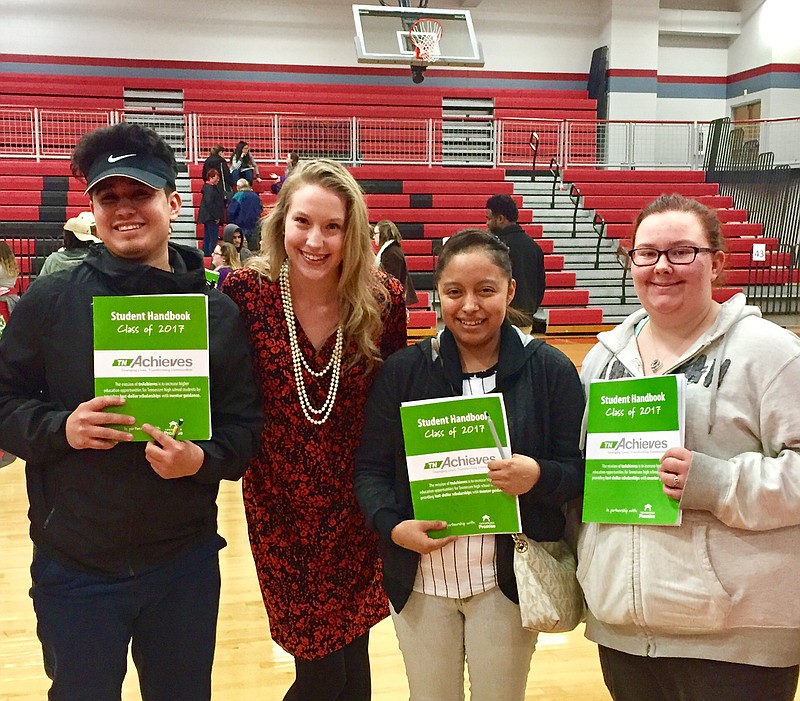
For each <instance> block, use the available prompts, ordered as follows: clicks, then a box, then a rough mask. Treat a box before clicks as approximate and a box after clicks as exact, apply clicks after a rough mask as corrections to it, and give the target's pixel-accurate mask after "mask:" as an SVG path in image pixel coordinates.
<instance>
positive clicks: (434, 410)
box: [400, 394, 522, 538]
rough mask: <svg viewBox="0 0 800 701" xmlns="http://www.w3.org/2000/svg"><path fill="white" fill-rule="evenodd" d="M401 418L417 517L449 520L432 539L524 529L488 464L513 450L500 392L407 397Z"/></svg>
mask: <svg viewBox="0 0 800 701" xmlns="http://www.w3.org/2000/svg"><path fill="white" fill-rule="evenodd" d="M400 419H401V422H402V425H403V438H404V439H405V444H406V464H407V466H408V479H409V484H410V486H411V500H412V503H413V506H414V518H416V519H419V520H424V521H428V520H430V521H447V528H446V529H444V530H441V531H429V533H428V535H429V536H430V537H431V538H443V537H445V536H450V535H478V534H482V535H486V534H494V533H519V532H520V531H521V530H522V524H521V522H520V514H519V502H518V501H517V497H516V496H513V495H510V494H506V493H505V492H502V491H501V490H499V489H497V487H495V486H494V485H493V484H492V483H491V482H490V481H489V477H488V472H489V468H488V467H487V466H486V464H487V463H488V462H489V461H490V460H495V459H499V458H501V457H506V456H510V455H511V450H510V448H509V439H508V431H507V428H506V427H507V426H508V422H507V420H506V408H505V404H504V403H503V396H502V395H501V394H486V395H473V396H468V397H447V398H444V399H429V400H423V401H416V402H404V403H403V404H401V406H400ZM492 427H496V434H497V439H495V437H494V436H493V431H492Z"/></svg>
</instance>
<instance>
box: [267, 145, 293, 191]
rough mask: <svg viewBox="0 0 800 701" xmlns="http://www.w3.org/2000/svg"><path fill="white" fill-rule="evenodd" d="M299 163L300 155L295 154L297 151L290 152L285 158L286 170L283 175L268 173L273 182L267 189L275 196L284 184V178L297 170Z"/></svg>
mask: <svg viewBox="0 0 800 701" xmlns="http://www.w3.org/2000/svg"><path fill="white" fill-rule="evenodd" d="M299 161H300V154H299V153H297V151H290V152H289V155H288V156H287V157H286V169H285V170H284V171H283V175H278V174H277V173H270V175H269V177H270V178H272V180H273V181H274V182H273V183H272V185H270V187H269V189H270V190H272V193H273V194H274V195H277V194H278V193H279V192H280V191H281V188H282V187H283V183H284V182H286V178H288V177H289V176H290V175H291V174H292V171H293V170H294V169H295V168H297V164H298V162H299Z"/></svg>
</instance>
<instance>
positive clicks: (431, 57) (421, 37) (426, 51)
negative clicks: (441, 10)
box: [408, 19, 444, 63]
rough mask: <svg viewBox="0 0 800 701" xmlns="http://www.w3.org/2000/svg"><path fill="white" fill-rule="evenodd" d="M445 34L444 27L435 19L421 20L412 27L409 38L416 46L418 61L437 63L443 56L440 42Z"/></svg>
mask: <svg viewBox="0 0 800 701" xmlns="http://www.w3.org/2000/svg"><path fill="white" fill-rule="evenodd" d="M443 34H444V29H443V27H442V25H441V24H440V23H439V22H438V21H436V20H435V19H419V20H417V21H416V22H414V24H412V25H411V29H409V30H408V36H409V38H410V39H411V43H412V44H414V50H415V53H416V56H417V58H418V59H421V60H423V61H427V62H428V63H435V62H436V61H438V60H439V57H440V56H441V49H440V48H439V42H440V41H441V39H442V35H443Z"/></svg>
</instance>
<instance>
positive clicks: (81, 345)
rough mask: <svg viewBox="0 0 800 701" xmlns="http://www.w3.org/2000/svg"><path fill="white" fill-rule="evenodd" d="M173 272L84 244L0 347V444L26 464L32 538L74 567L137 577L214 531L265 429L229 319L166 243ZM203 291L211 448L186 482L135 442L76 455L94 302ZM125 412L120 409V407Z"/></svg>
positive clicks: (184, 251)
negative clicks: (70, 431)
mask: <svg viewBox="0 0 800 701" xmlns="http://www.w3.org/2000/svg"><path fill="white" fill-rule="evenodd" d="M169 254H170V264H171V265H172V266H173V268H174V269H175V272H174V273H170V272H166V271H163V270H158V269H156V268H152V267H150V266H146V265H137V264H134V263H131V262H128V261H125V260H121V259H119V258H116V257H114V256H112V255H111V254H110V253H109V252H108V251H107V250H106V249H105V247H103V246H97V247H92V248H91V249H90V250H89V254H88V256H87V258H86V260H85V262H84V263H83V264H81V265H79V266H77V267H75V268H72V269H70V270H65V271H62V272H58V273H54V274H52V275H49V276H46V277H43V278H39V279H37V280H36V281H35V282H34V284H33V285H31V287H30V289H29V290H28V291H27V292H26V293H25V294H24V295H23V297H22V299H21V300H20V303H19V304H18V305H17V307H16V309H15V310H14V314H13V315H12V316H11V318H10V320H9V324H8V326H7V328H6V331H5V333H4V334H3V336H2V338H0V445H2V447H3V449H6V450H8V451H10V452H12V453H14V454H15V455H19V456H20V457H21V458H23V459H24V460H25V461H26V463H27V465H26V477H27V486H28V498H29V500H30V510H29V517H30V520H31V538H32V539H33V542H34V544H35V545H36V547H38V548H41V549H42V550H43V551H45V552H46V553H47V554H48V555H49V556H51V557H53V558H55V559H57V560H60V561H62V562H63V563H65V564H68V565H71V566H73V567H78V568H80V569H84V570H91V571H98V572H102V573H109V574H122V573H135V572H139V571H142V570H143V569H147V568H148V567H152V566H154V565H157V564H159V563H162V562H166V561H169V560H171V559H173V558H175V557H178V556H179V555H180V554H181V553H182V552H184V551H185V550H187V549H189V548H190V547H193V546H196V545H199V544H200V543H201V542H203V541H204V540H207V539H210V538H212V537H213V536H214V534H215V533H216V528H217V524H216V516H217V508H216V497H217V491H218V489H219V482H220V480H222V479H231V480H236V479H239V478H240V477H241V476H242V474H243V473H244V471H245V468H246V467H247V462H248V459H249V457H250V456H251V455H252V454H253V453H255V451H256V448H257V445H258V441H259V438H260V431H261V426H262V423H263V419H262V415H261V402H260V398H259V396H258V392H257V390H256V389H255V387H256V384H255V382H254V380H253V378H252V372H251V361H250V353H249V345H248V340H247V334H246V331H245V329H244V326H243V324H242V322H241V320H240V319H239V310H238V309H237V307H236V305H235V304H234V303H233V301H232V300H230V299H229V298H228V297H227V296H225V295H224V294H222V293H221V292H218V291H217V290H213V289H209V288H208V287H207V286H206V283H205V279H204V272H203V266H202V258H201V257H200V254H199V252H198V251H196V250H193V249H189V248H186V247H183V246H175V245H172V244H170V251H169ZM180 293H204V294H207V295H208V302H209V305H208V306H209V328H210V331H209V336H210V372H211V423H212V435H213V437H212V439H211V440H209V441H199V442H198V445H199V446H200V447H201V448H202V449H203V452H204V453H205V460H204V462H203V465H202V467H201V468H200V470H199V472H198V473H197V474H196V475H194V476H192V477H183V478H179V479H170V480H165V479H162V478H161V477H159V476H158V475H157V474H156V473H155V472H154V471H153V469H152V468H151V467H150V464H149V463H148V462H147V460H146V459H145V456H144V447H145V444H144V443H126V444H118V445H117V446H115V447H114V448H112V449H110V450H91V449H87V450H75V449H73V448H72V447H71V446H70V445H69V444H68V443H67V439H66V433H65V424H66V421H67V417H68V416H69V415H70V413H71V412H72V411H73V410H74V409H75V408H76V407H77V406H78V405H79V404H81V403H82V402H85V401H87V400H89V399H91V398H92V397H93V396H94V373H93V344H92V298H93V297H94V296H99V295H130V294H180ZM121 411H122V412H124V407H122V408H121Z"/></svg>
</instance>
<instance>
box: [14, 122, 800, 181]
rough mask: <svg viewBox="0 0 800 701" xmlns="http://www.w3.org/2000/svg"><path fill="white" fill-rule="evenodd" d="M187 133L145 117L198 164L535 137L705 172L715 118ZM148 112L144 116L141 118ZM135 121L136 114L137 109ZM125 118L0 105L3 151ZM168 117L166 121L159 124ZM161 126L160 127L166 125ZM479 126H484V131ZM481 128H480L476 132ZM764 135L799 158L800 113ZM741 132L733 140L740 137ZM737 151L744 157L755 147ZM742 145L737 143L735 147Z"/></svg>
mask: <svg viewBox="0 0 800 701" xmlns="http://www.w3.org/2000/svg"><path fill="white" fill-rule="evenodd" d="M182 116H183V120H182V123H183V131H184V133H183V134H182V135H181V134H180V133H179V132H180V126H178V127H177V129H176V119H175V117H176V115H174V114H169V115H168V114H164V115H160V114H159V113H153V114H152V115H148V124H149V125H151V126H153V127H154V128H155V129H156V130H160V129H161V128H163V131H164V132H165V133H168V134H169V135H170V143H173V144H175V143H177V148H176V151H177V152H178V155H179V158H180V160H182V161H185V162H188V163H200V162H202V161H203V160H204V159H205V158H206V156H207V155H208V152H209V149H210V148H211V147H212V146H213V145H215V144H217V143H222V144H225V145H227V146H228V147H229V148H232V147H233V145H234V144H235V143H236V142H237V141H239V140H240V139H244V140H245V141H248V142H249V143H250V147H251V151H252V152H253V153H254V154H255V156H256V158H257V160H259V161H261V162H264V163H274V164H280V163H282V162H283V160H284V159H285V157H286V154H287V153H288V152H289V151H297V152H299V153H300V154H301V156H304V157H310V156H325V157H328V158H334V159H337V160H340V161H344V162H346V163H350V164H354V165H357V164H362V163H364V164H366V163H376V164H381V163H398V164H400V163H404V164H421V165H440V164H447V165H458V164H472V165H484V166H485V165H495V166H500V167H523V168H526V167H528V168H529V167H530V166H531V138H532V137H531V134H533V133H535V134H536V137H537V139H538V141H537V143H536V157H537V160H538V161H539V162H540V163H546V162H548V161H550V160H551V159H555V160H556V161H557V162H558V163H559V164H560V165H561V167H562V168H570V167H574V166H589V167H600V168H622V169H628V168H656V169H658V168H661V169H672V170H674V169H691V170H696V169H702V168H703V167H704V163H705V161H706V160H707V154H706V145H707V144H708V135H709V132H710V129H711V124H710V123H706V122H667V121H661V122H658V121H611V120H605V121H590V120H547V119H520V118H515V119H510V118H509V119H496V120H486V119H485V118H483V119H482V120H481V124H479V125H478V124H476V123H475V120H471V119H468V118H467V119H463V120H460V122H462V123H463V125H462V126H463V128H459V120H454V119H452V118H448V119H446V120H441V119H389V118H387V119H378V118H361V117H309V116H304V115H301V114H291V115H287V114H267V113H265V114H255V115H253V114H249V115H239V114H194V113H191V114H186V115H182ZM140 117H141V115H137V119H138V118H140ZM130 118H133V115H131V117H130ZM124 120H126V113H125V112H124V111H118V110H111V111H78V110H44V109H38V108H11V107H9V108H0V158H2V157H5V158H32V159H36V160H43V159H49V158H67V157H68V156H69V154H70V152H71V150H72V148H73V147H74V146H75V143H76V142H77V141H78V139H79V138H80V137H81V135H82V134H84V133H85V132H86V131H89V130H91V129H94V128H96V127H98V126H104V125H107V124H114V123H117V122H120V121H124ZM162 122H163V124H162ZM160 125H161V126H160ZM478 128H479V129H478ZM476 129H478V131H476ZM754 130H756V131H757V133H758V141H759V143H760V148H759V149H758V151H759V152H760V153H761V154H764V153H767V152H768V153H769V154H770V156H769V158H770V165H772V163H774V164H776V165H779V164H780V165H787V166H798V165H800V118H794V119H780V120H762V121H759V122H751V123H748V133H752V132H753V131H754ZM735 138H736V137H735ZM748 143H749V142H743V143H742V145H741V146H742V148H741V149H740V150H739V151H737V153H739V154H740V155H739V156H738V157H739V158H740V159H745V161H743V162H746V159H747V153H748V150H747V149H748V146H747V144H748ZM734 150H735V149H734Z"/></svg>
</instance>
